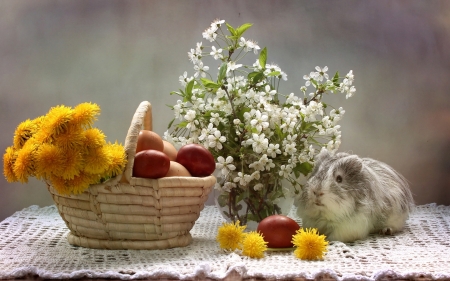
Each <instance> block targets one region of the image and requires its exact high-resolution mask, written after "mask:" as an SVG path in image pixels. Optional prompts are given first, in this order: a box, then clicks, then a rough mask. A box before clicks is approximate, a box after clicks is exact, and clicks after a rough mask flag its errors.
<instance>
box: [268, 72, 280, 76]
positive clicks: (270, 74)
mask: <svg viewBox="0 0 450 281" xmlns="http://www.w3.org/2000/svg"><path fill="white" fill-rule="evenodd" d="M279 75H281V72H279V71H272V72H271V73H269V74H268V75H267V77H271V76H279Z"/></svg>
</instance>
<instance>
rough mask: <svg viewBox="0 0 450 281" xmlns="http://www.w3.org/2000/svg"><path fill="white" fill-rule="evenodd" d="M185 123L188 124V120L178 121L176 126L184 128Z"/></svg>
mask: <svg viewBox="0 0 450 281" xmlns="http://www.w3.org/2000/svg"><path fill="white" fill-rule="evenodd" d="M187 124H189V122H187V121H183V122H180V123H179V124H178V125H177V127H178V128H186V126H187Z"/></svg>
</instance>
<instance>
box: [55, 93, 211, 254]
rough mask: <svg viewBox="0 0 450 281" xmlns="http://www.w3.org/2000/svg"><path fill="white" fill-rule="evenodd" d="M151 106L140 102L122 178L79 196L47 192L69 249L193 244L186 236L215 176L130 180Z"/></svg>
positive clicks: (158, 247)
mask: <svg viewBox="0 0 450 281" xmlns="http://www.w3.org/2000/svg"><path fill="white" fill-rule="evenodd" d="M151 109H152V107H151V104H150V103H149V102H147V101H144V102H142V103H141V104H140V105H139V107H138V109H137V110H136V113H135V114H134V117H133V120H132V122H131V126H130V129H129V130H128V134H127V137H126V140H125V150H126V153H127V158H128V163H127V166H126V168H125V171H124V172H123V174H122V175H119V176H117V177H115V178H112V179H110V180H108V181H106V182H104V183H102V184H97V185H92V186H90V187H89V189H88V190H87V191H85V192H84V193H82V194H78V195H61V194H58V192H57V191H56V190H55V189H53V187H51V186H50V185H49V186H48V189H49V191H50V193H51V194H52V197H53V200H54V202H55V203H56V206H57V207H58V211H59V213H60V215H61V217H62V218H63V220H64V221H65V222H66V225H67V227H68V228H69V229H70V233H69V235H68V237H67V239H68V241H69V243H70V244H73V245H77V246H82V247H87V248H98V249H142V250H143V249H147V250H149V249H167V248H174V247H183V246H187V245H189V244H190V243H191V241H192V237H191V235H190V233H189V231H190V230H191V229H192V227H193V226H194V223H195V221H196V220H197V219H198V217H199V216H200V211H201V210H202V209H203V207H204V203H205V201H206V200H207V198H208V194H209V193H210V192H211V189H212V186H213V185H214V184H215V182H216V178H215V177H214V176H208V177H203V178H198V177H167V178H160V179H146V178H135V177H133V176H132V171H133V162H134V156H135V154H136V152H135V151H136V143H137V137H138V135H139V132H140V130H142V129H143V128H144V129H146V130H152V112H151Z"/></svg>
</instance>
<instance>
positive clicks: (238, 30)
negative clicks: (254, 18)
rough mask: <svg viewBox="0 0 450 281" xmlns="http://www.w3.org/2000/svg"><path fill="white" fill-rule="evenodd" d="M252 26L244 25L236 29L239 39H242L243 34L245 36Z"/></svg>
mask: <svg viewBox="0 0 450 281" xmlns="http://www.w3.org/2000/svg"><path fill="white" fill-rule="evenodd" d="M252 25H253V24H251V23H244V24H243V25H241V26H239V27H238V28H237V29H236V35H237V36H238V37H241V36H242V34H244V32H245V31H246V30H247V29H249V28H250V27H251V26H252Z"/></svg>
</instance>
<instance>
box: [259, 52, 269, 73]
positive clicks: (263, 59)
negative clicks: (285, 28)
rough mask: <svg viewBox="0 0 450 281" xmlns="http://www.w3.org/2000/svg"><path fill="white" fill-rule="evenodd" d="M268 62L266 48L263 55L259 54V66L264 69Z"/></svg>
mask: <svg viewBox="0 0 450 281" xmlns="http://www.w3.org/2000/svg"><path fill="white" fill-rule="evenodd" d="M266 61H267V48H266V47H264V49H262V51H261V53H260V54H259V65H260V66H261V67H262V68H265V67H266Z"/></svg>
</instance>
